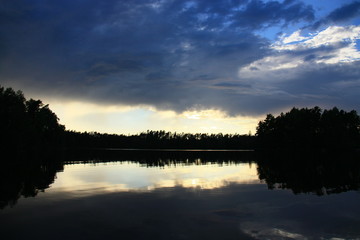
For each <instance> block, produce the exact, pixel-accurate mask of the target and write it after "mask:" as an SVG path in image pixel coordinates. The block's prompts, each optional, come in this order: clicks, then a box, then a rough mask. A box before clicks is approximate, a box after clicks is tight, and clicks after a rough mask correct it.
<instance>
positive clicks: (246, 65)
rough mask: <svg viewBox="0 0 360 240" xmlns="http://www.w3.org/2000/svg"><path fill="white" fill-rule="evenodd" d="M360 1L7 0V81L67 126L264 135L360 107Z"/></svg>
mask: <svg viewBox="0 0 360 240" xmlns="http://www.w3.org/2000/svg"><path fill="white" fill-rule="evenodd" d="M359 39H360V1H353V0H317V1H309V0H279V1H275V0H212V1H209V0H194V1H186V0H106V1H101V0H62V1H55V0H11V1H9V0H0V85H2V86H4V87H12V88H14V89H16V90H18V89H20V90H22V91H23V92H24V93H25V96H26V97H27V98H34V99H41V100H42V101H43V102H44V103H46V104H49V107H50V109H52V110H53V111H54V112H55V113H56V114H57V116H58V117H59V119H60V123H62V124H64V125H65V126H66V128H67V129H69V130H76V131H97V132H106V133H116V134H136V133H140V132H142V131H146V130H166V131H173V132H174V131H176V132H192V133H195V132H207V133H219V132H222V133H239V134H248V133H252V134H254V133H255V131H256V125H257V123H258V122H259V120H262V119H263V118H264V116H266V114H268V113H273V114H275V115H276V114H278V113H280V112H282V111H283V112H286V111H288V110H290V109H291V108H292V107H314V106H320V107H321V108H323V109H328V108H332V107H334V106H337V107H338V108H341V109H344V110H352V109H355V110H357V111H358V112H359V111H360V98H359V93H360V68H359V65H360V61H359V60H360V48H359Z"/></svg>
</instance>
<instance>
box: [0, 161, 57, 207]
mask: <svg viewBox="0 0 360 240" xmlns="http://www.w3.org/2000/svg"><path fill="white" fill-rule="evenodd" d="M61 170H63V164H62V163H60V162H57V161H46V162H39V161H31V164H28V163H26V162H11V163H4V164H2V165H1V168H0V208H4V207H6V206H8V205H10V206H13V205H15V204H16V202H17V200H18V199H19V198H20V197H21V196H23V197H35V196H36V195H37V194H38V192H39V191H44V190H45V189H46V188H48V187H49V185H50V184H51V183H53V182H54V179H55V175H56V173H57V172H58V171H61Z"/></svg>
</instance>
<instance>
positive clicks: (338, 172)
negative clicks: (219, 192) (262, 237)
mask: <svg viewBox="0 0 360 240" xmlns="http://www.w3.org/2000/svg"><path fill="white" fill-rule="evenodd" d="M358 158H359V154H355V153H344V152H336V153H334V152H331V153H319V152H311V153H309V152H307V153H299V152H277V153H274V152H272V153H267V154H265V153H262V154H261V156H259V157H258V175H259V178H260V179H261V180H264V181H265V182H266V183H267V185H268V187H269V189H291V190H292V191H293V192H294V193H295V194H299V193H315V194H317V195H324V194H331V193H340V192H346V191H349V190H359V189H360V161H358Z"/></svg>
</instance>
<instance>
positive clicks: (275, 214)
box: [0, 152, 360, 240]
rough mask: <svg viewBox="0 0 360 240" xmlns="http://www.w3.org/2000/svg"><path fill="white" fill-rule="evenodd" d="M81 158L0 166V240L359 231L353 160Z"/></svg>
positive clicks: (353, 234)
mask: <svg viewBox="0 0 360 240" xmlns="http://www.w3.org/2000/svg"><path fill="white" fill-rule="evenodd" d="M88 158H89V159H82V160H89V161H81V162H79V161H78V162H67V163H66V164H59V163H56V164H55V163H52V164H48V163H47V164H39V165H38V166H37V167H29V166H27V167H25V168H24V169H22V168H21V167H20V165H18V166H17V167H16V169H17V170H14V169H11V167H8V168H9V169H7V170H6V171H5V170H4V168H3V170H2V182H1V188H2V196H1V207H2V209H1V210H0V234H1V235H0V237H1V239H331V240H339V239H360V194H359V191H358V189H359V183H360V180H359V175H360V168H359V164H358V161H353V160H354V159H352V161H347V159H346V157H344V158H341V159H340V160H341V161H338V162H335V161H330V160H329V161H328V163H326V164H324V162H323V161H324V160H323V159H320V160H319V161H318V162H316V163H314V162H313V161H311V162H308V161H305V162H301V163H298V162H297V163H291V164H290V163H289V161H291V157H290V156H288V157H286V158H284V159H285V160H286V161H285V162H282V161H280V160H277V161H275V160H273V162H274V163H271V164H270V163H269V162H271V161H269V159H270V160H271V159H277V158H276V157H265V158H264V157H260V158H259V157H255V154H254V153H241V152H239V153H235V154H231V155H230V156H229V155H227V154H224V153H219V152H217V153H206V154H205V155H204V154H203V153H200V152H198V153H191V154H190V155H186V154H180V155H179V156H178V157H177V154H176V153H171V155H169V154H165V155H164V153H154V152H152V153H145V154H144V153H142V154H141V156H138V155H137V154H136V153H133V154H123V153H120V152H116V153H112V155H111V156H110V157H109V156H106V157H105V156H104V157H103V158H104V159H101V154H100V155H97V156H96V157H94V156H91V157H88ZM252 158H253V160H257V161H256V162H254V161H252V160H251V159H252ZM116 159H118V160H119V161H117V160H116ZM355 160H356V159H355ZM102 161H106V162H102ZM339 162H342V164H340V163H339ZM259 178H261V179H259ZM271 189H273V190H271ZM24 196H26V197H24Z"/></svg>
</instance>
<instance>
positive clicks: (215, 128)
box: [47, 100, 259, 134]
mask: <svg viewBox="0 0 360 240" xmlns="http://www.w3.org/2000/svg"><path fill="white" fill-rule="evenodd" d="M47 103H49V107H50V109H52V110H53V111H54V112H55V113H56V114H57V116H58V117H59V118H60V123H61V124H64V125H65V126H66V129H69V130H75V131H80V132H83V131H87V132H91V131H96V132H101V133H110V134H112V133H115V134H138V133H140V132H144V131H147V130H165V131H171V132H187V133H232V134H234V133H238V134H248V133H249V132H251V133H255V128H256V125H257V124H258V122H259V118H255V117H244V116H227V115H226V114H225V113H224V112H222V111H220V110H215V109H205V110H189V111H185V112H182V113H177V112H175V111H171V110H167V111H166V110H157V109H155V108H153V107H148V106H124V105H98V104H94V103H86V102H75V101H73V102H59V101H51V100H50V101H47Z"/></svg>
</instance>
